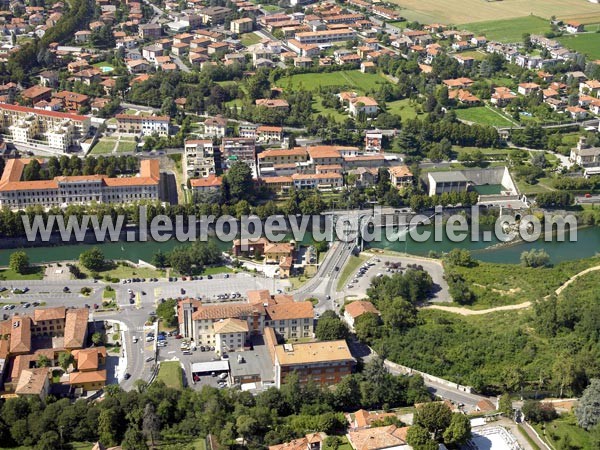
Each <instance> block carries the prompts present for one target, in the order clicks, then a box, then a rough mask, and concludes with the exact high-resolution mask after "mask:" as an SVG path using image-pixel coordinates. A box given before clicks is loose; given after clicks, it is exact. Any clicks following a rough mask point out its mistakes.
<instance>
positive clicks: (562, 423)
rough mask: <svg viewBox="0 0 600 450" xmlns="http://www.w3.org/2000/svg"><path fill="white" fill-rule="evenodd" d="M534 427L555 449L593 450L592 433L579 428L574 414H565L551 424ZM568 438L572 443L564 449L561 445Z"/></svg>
mask: <svg viewBox="0 0 600 450" xmlns="http://www.w3.org/2000/svg"><path fill="white" fill-rule="evenodd" d="M533 427H534V428H535V430H536V431H537V432H538V434H539V435H540V436H541V437H543V439H544V440H545V441H546V442H548V443H549V444H550V446H551V447H553V448H573V449H590V450H592V442H591V439H590V433H589V432H587V431H585V430H584V429H583V428H580V427H579V426H577V420H576V419H575V416H573V415H572V414H563V415H562V416H560V417H559V418H558V419H556V420H553V421H552V422H550V423H546V424H544V425H541V424H535V425H534V426H533ZM566 436H568V437H567V438H566V439H567V440H568V441H569V442H570V445H569V446H568V447H563V446H561V445H560V444H561V442H564V441H565V437H566ZM557 446H558V447H557Z"/></svg>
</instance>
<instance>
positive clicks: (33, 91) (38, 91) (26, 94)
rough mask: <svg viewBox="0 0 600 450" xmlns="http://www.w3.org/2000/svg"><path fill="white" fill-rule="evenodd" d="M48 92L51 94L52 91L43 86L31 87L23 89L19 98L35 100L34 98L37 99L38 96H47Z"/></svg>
mask: <svg viewBox="0 0 600 450" xmlns="http://www.w3.org/2000/svg"><path fill="white" fill-rule="evenodd" d="M50 92H52V89H50V88H47V87H45V86H39V85H35V86H31V87H30V88H29V89H25V90H24V91H22V92H21V97H23V98H35V97H39V96H40V95H44V94H49V93H50Z"/></svg>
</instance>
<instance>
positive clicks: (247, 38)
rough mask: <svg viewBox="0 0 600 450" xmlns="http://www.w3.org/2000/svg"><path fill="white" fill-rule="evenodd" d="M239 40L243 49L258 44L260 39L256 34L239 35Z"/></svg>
mask: <svg viewBox="0 0 600 450" xmlns="http://www.w3.org/2000/svg"><path fill="white" fill-rule="evenodd" d="M240 40H241V41H242V45H243V46H244V47H248V46H249V45H253V44H258V43H259V42H260V41H261V37H260V36H259V35H258V34H256V33H244V34H241V35H240Z"/></svg>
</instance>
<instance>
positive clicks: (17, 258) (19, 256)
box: [8, 251, 29, 275]
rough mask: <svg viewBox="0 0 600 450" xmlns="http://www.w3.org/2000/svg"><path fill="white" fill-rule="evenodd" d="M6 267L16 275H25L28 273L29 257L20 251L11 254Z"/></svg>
mask: <svg viewBox="0 0 600 450" xmlns="http://www.w3.org/2000/svg"><path fill="white" fill-rule="evenodd" d="M8 266H9V267H10V268H11V270H13V271H14V272H16V273H18V274H21V275H24V274H26V273H27V272H28V271H29V257H28V256H27V253H25V252H22V251H18V252H13V253H11V255H10V258H9V262H8Z"/></svg>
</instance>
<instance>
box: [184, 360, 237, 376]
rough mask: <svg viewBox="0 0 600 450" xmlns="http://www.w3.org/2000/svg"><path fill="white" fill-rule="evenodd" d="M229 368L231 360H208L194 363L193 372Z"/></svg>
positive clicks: (220, 370) (216, 370)
mask: <svg viewBox="0 0 600 450" xmlns="http://www.w3.org/2000/svg"><path fill="white" fill-rule="evenodd" d="M228 370H229V361H223V360H219V361H207V362H198V363H193V364H192V373H198V372H222V371H228Z"/></svg>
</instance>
